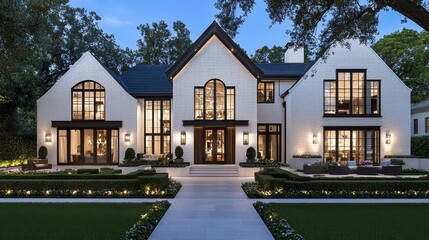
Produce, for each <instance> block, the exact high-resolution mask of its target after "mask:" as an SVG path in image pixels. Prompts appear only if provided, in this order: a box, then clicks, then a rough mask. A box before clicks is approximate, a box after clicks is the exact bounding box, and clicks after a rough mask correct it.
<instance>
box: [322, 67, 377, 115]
mask: <svg viewBox="0 0 429 240" xmlns="http://www.w3.org/2000/svg"><path fill="white" fill-rule="evenodd" d="M339 72H349V73H350V77H352V75H353V73H359V72H363V73H364V76H365V79H364V83H365V84H364V85H365V86H364V91H363V97H364V114H338V104H337V103H338V73H339ZM335 74H336V76H335V79H325V80H324V81H323V86H322V87H323V107H322V112H323V117H330V118H338V117H340V118H342V117H354V118H356V117H361V118H380V117H382V115H381V80H380V79H368V78H367V69H336V71H335ZM326 81H335V82H336V84H335V93H336V94H335V102H336V104H335V114H326V113H325V82H326ZM368 82H379V84H378V91H379V92H378V95H379V96H378V98H379V106H378V107H379V109H378V114H367V113H366V112H367V111H366V107H367V102H366V100H367V97H366V95H367V93H366V90H367V83H368ZM352 86H353V85H352V84H350V88H351V87H352ZM350 98H351V99H353V91H352V89H350Z"/></svg>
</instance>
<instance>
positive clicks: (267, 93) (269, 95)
mask: <svg viewBox="0 0 429 240" xmlns="http://www.w3.org/2000/svg"><path fill="white" fill-rule="evenodd" d="M258 103H274V83H273V82H260V83H258Z"/></svg>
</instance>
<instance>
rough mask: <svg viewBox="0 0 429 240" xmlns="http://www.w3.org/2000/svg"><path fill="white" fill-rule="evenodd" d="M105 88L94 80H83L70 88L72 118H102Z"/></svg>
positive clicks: (103, 115) (103, 117)
mask: <svg viewBox="0 0 429 240" xmlns="http://www.w3.org/2000/svg"><path fill="white" fill-rule="evenodd" d="M105 102H106V101H105V90H104V87H103V86H101V85H100V84H99V83H97V82H94V81H83V82H80V83H78V84H76V85H75V86H74V87H73V88H72V120H104V119H105V110H104V109H105Z"/></svg>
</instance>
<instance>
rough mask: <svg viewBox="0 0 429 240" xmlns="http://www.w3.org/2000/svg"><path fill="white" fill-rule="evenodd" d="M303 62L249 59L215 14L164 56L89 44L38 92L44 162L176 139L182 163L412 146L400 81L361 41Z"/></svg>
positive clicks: (332, 156)
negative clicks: (180, 49) (127, 59)
mask: <svg viewBox="0 0 429 240" xmlns="http://www.w3.org/2000/svg"><path fill="white" fill-rule="evenodd" d="M330 51H331V52H334V53H335V54H330V55H329V57H328V58H327V59H326V60H323V59H320V60H317V61H315V62H312V63H305V62H304V55H303V54H304V52H303V50H302V49H301V48H298V49H297V50H294V49H293V48H289V49H288V50H287V51H286V54H285V60H286V62H285V63H273V64H270V63H265V64H261V63H253V62H252V61H251V60H250V59H249V58H248V57H247V55H246V54H245V53H243V52H242V51H241V50H240V48H239V47H238V46H237V44H235V43H234V42H233V40H232V39H231V38H229V37H228V36H227V35H226V33H225V32H224V31H223V30H222V29H221V28H220V27H219V25H218V24H217V23H216V22H213V24H211V25H210V26H209V27H208V28H207V30H206V31H205V32H204V33H203V34H202V35H201V36H200V37H199V38H198V39H197V40H196V41H195V43H194V44H193V45H192V46H191V47H190V49H189V50H188V51H187V52H186V53H185V54H183V56H182V57H181V58H180V59H179V60H178V61H177V62H175V63H174V64H172V65H157V66H152V65H137V66H135V67H134V68H132V69H130V70H129V71H127V72H125V73H124V74H122V75H121V76H116V75H114V74H113V73H112V72H111V71H109V70H108V69H106V68H105V67H103V66H102V65H101V64H100V63H99V62H98V61H97V60H96V59H95V58H94V57H93V56H92V55H91V54H90V53H85V54H84V55H83V56H82V58H81V59H80V60H79V61H78V62H76V63H75V65H74V66H73V67H71V68H70V70H69V71H68V72H67V73H66V74H65V75H64V76H63V77H62V78H61V79H60V80H58V82H57V83H56V84H55V85H54V86H53V87H52V88H51V89H50V90H49V91H48V92H47V93H46V94H45V95H44V96H43V97H42V98H40V99H39V100H38V104H37V105H38V115H37V121H38V129H37V131H38V146H39V147H40V146H42V145H45V146H47V147H48V150H49V156H48V158H49V161H50V162H51V163H52V164H54V165H55V164H78V165H80V164H91V165H92V164H118V162H120V161H122V159H123V158H124V153H125V150H126V148H128V147H132V148H134V149H135V150H136V152H138V153H144V154H147V155H154V156H158V155H160V154H163V153H168V152H174V149H175V147H176V146H181V147H182V148H183V149H184V152H185V155H184V158H185V161H189V162H191V164H210V163H214V164H238V163H239V162H243V161H245V160H246V149H247V148H248V147H250V146H252V147H254V148H255V149H257V152H258V157H260V158H264V159H275V160H279V161H281V162H285V163H289V162H290V161H291V159H292V157H293V155H302V154H312V155H321V156H323V159H324V161H342V162H344V161H348V160H352V159H353V160H356V161H357V163H358V164H359V163H360V161H362V160H364V159H371V160H373V161H374V162H376V163H379V162H380V159H381V158H383V156H384V155H385V154H401V155H407V154H409V153H410V121H409V119H410V89H408V88H407V87H406V86H405V85H404V84H403V83H402V81H401V80H400V79H399V78H398V77H397V76H396V75H395V74H394V73H393V72H392V70H391V69H389V67H387V65H386V64H385V63H384V62H383V61H382V60H381V59H380V58H379V57H378V56H377V54H375V52H374V51H373V50H372V49H371V48H370V47H368V46H365V45H360V44H359V43H357V42H354V41H352V42H351V48H350V49H347V48H343V47H333V48H332V49H331V50H330Z"/></svg>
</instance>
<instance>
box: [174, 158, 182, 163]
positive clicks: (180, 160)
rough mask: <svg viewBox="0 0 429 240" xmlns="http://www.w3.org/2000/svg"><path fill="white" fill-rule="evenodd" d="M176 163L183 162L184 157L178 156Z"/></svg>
mask: <svg viewBox="0 0 429 240" xmlns="http://www.w3.org/2000/svg"><path fill="white" fill-rule="evenodd" d="M174 162H175V163H183V158H176V159H175V160H174Z"/></svg>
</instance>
